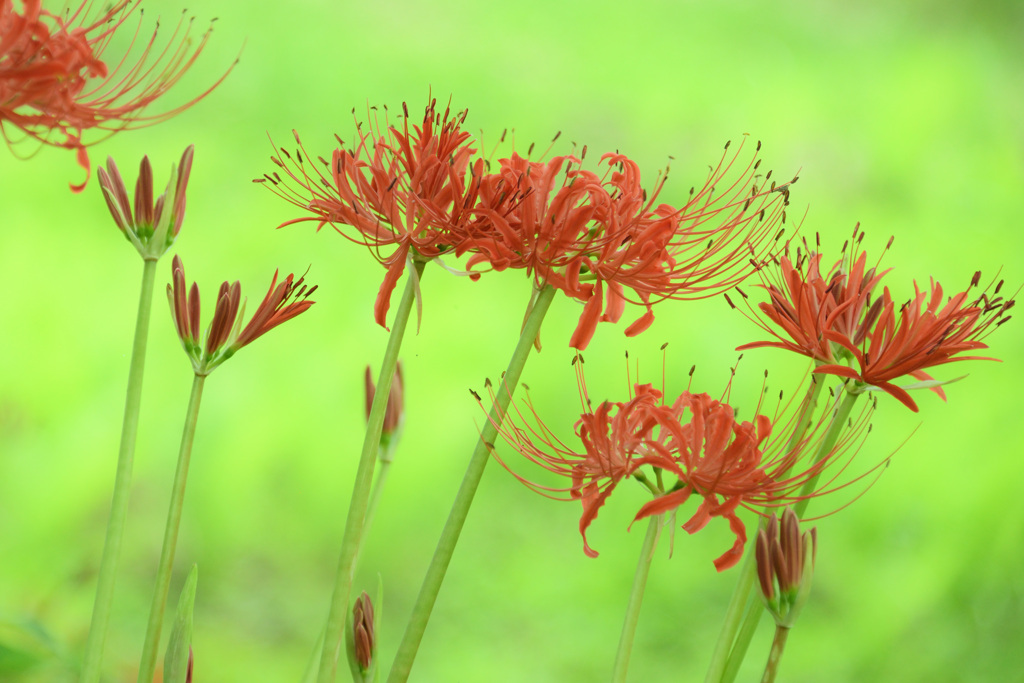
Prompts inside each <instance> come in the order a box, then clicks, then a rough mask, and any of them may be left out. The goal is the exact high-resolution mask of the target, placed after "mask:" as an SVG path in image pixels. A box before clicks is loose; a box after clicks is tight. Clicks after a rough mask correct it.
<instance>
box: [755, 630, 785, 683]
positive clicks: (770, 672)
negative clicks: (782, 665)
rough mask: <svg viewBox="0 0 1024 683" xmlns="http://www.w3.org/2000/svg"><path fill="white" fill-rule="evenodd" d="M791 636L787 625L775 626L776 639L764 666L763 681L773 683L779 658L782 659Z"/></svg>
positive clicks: (762, 682)
mask: <svg viewBox="0 0 1024 683" xmlns="http://www.w3.org/2000/svg"><path fill="white" fill-rule="evenodd" d="M788 637H789V629H788V628H786V627H785V626H776V627H775V640H773V641H772V651H771V652H770V653H769V654H768V664H767V665H766V666H765V667H764V677H762V678H761V683H773V681H774V680H775V672H776V671H778V668H779V660H780V659H782V651H783V649H785V647H786V638H788Z"/></svg>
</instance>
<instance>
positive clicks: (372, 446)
mask: <svg viewBox="0 0 1024 683" xmlns="http://www.w3.org/2000/svg"><path fill="white" fill-rule="evenodd" d="M424 265H425V262H423V261H416V260H414V261H413V268H414V270H415V272H412V273H410V274H409V281H408V282H407V283H406V286H405V291H404V292H403V293H402V300H401V301H400V302H399V304H398V309H397V311H396V312H395V320H394V322H393V323H392V324H391V335H390V336H389V337H388V344H387V348H386V349H385V351H384V360H383V361H382V363H381V367H380V376H379V377H378V378H377V384H376V386H377V387H378V391H375V392H374V394H373V402H372V404H371V406H370V414H369V416H368V417H367V420H366V436H365V437H364V439H363V450H362V452H361V453H360V455H359V465H358V467H357V469H356V478H355V483H354V484H353V486H352V499H351V501H350V502H349V508H348V518H347V519H346V521H345V535H344V537H343V538H342V542H341V556H340V557H339V559H338V571H337V574H336V575H335V580H334V592H333V594H332V596H331V606H330V611H329V612H328V616H327V630H326V631H325V633H324V642H323V648H322V650H321V652H320V670H319V672H318V674H317V681H318V683H331V682H332V681H333V680H334V675H335V670H336V668H337V665H338V647H339V645H340V644H341V638H342V636H343V635H344V630H345V615H346V614H347V612H348V610H349V598H350V597H351V594H352V581H353V578H354V575H355V562H356V556H357V554H358V552H359V548H360V545H361V544H362V535H363V525H364V522H365V520H366V511H367V507H368V505H369V497H370V484H371V482H372V480H373V469H374V464H375V463H376V460H377V449H378V448H379V447H380V434H381V430H382V428H383V426H384V411H385V409H386V408H387V405H388V395H389V394H390V391H389V389H388V388H389V387H390V386H391V379H392V378H393V377H394V374H395V367H396V366H397V365H398V352H399V350H400V349H401V347H402V337H403V336H405V328H406V324H407V323H408V322H409V313H410V311H412V305H413V301H414V300H415V298H416V291H417V288H418V286H419V280H420V279H421V278H422V277H423V266H424Z"/></svg>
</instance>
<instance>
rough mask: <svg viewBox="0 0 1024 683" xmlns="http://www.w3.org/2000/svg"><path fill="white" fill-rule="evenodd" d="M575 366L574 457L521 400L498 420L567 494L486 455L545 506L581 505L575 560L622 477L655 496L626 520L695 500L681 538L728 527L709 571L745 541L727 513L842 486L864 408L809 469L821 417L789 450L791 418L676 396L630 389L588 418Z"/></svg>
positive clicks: (824, 423) (726, 562)
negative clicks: (546, 500)
mask: <svg viewBox="0 0 1024 683" xmlns="http://www.w3.org/2000/svg"><path fill="white" fill-rule="evenodd" d="M580 365H581V364H578V365H577V379H578V382H579V386H580V396H581V399H582V401H583V405H584V411H585V412H584V413H583V414H582V415H581V416H580V419H579V420H578V421H577V422H576V427H575V432H576V435H577V436H578V437H579V439H580V441H581V442H582V444H583V451H582V452H579V451H577V450H575V449H574V448H572V447H569V446H567V445H565V444H564V443H563V442H562V441H560V440H559V439H558V438H557V437H556V436H554V434H553V433H552V432H551V430H550V429H549V428H548V426H547V425H545V424H544V422H543V421H542V420H541V419H540V418H539V417H538V415H537V413H536V411H535V410H534V408H533V405H532V403H531V402H530V400H529V399H527V402H526V406H527V412H529V413H530V414H531V415H532V419H527V418H526V416H525V415H524V413H523V411H521V410H520V409H519V407H518V406H516V407H515V408H514V410H515V411H516V418H518V419H510V418H511V416H506V418H505V420H504V423H503V425H502V426H501V428H500V430H499V431H500V433H501V435H502V437H503V438H504V439H505V440H506V441H507V442H508V443H509V444H510V445H511V446H512V448H513V450H515V451H517V452H518V453H520V454H522V455H523V456H525V457H526V458H527V459H528V460H530V461H531V462H534V463H536V464H538V465H540V466H541V467H543V468H545V469H547V470H549V471H551V472H554V473H556V474H560V475H562V476H565V477H568V478H569V479H570V480H571V484H570V485H569V486H568V487H549V486H545V485H542V484H538V483H534V482H531V481H529V480H527V479H526V478H524V477H522V476H521V475H519V474H517V473H515V472H514V471H513V470H512V469H511V468H509V467H508V465H507V463H506V462H504V461H501V459H500V457H498V455H497V452H496V450H495V451H492V452H493V453H494V455H495V457H496V458H498V460H499V461H501V462H502V465H503V466H504V467H505V468H506V469H509V471H510V472H512V473H513V475H514V476H515V477H516V478H517V479H519V480H520V481H522V482H523V483H525V484H526V485H527V486H529V487H530V488H532V489H534V490H535V491H538V492H540V493H542V494H543V495H546V496H548V497H552V498H562V496H564V495H565V494H568V497H567V498H564V499H568V500H580V501H581V502H582V503H583V514H582V516H581V518H580V533H581V534H582V536H583V547H584V552H585V553H586V554H587V555H588V556H590V557H596V556H597V552H596V551H594V550H593V549H592V548H591V547H590V545H589V544H588V543H587V539H586V531H587V528H588V527H589V526H590V523H591V522H593V520H594V519H595V518H596V517H597V514H598V511H599V509H600V507H601V506H602V505H603V504H604V503H605V501H606V500H607V499H608V498H609V496H611V494H612V492H613V491H614V489H615V487H616V486H617V485H618V484H619V482H621V481H622V480H623V479H626V478H628V477H633V478H635V479H637V480H638V481H640V482H641V483H643V484H644V485H645V486H646V487H647V488H648V489H650V490H651V491H652V493H654V494H655V496H656V497H655V498H654V499H653V500H651V501H650V502H648V503H646V504H645V505H643V506H642V507H641V508H640V510H639V511H638V512H637V514H636V516H635V518H634V521H636V520H640V519H643V518H644V517H648V516H651V515H658V514H662V513H666V512H672V511H675V510H676V509H677V508H679V507H680V506H682V505H684V504H685V503H686V502H687V501H688V500H689V498H690V497H691V496H692V495H694V494H696V495H697V496H699V497H701V498H702V501H701V503H700V505H699V506H698V508H697V510H696V512H695V513H694V514H693V516H692V517H691V518H690V519H689V521H687V522H686V523H685V524H684V525H683V528H684V529H685V530H686V531H688V532H689V533H691V534H693V533H696V532H697V531H699V530H700V529H702V528H704V526H705V525H706V524H707V523H708V521H709V520H710V519H711V518H712V517H721V518H723V519H725V520H727V521H728V522H729V528H730V530H731V531H732V533H733V534H734V536H735V542H734V543H733V545H732V547H731V548H730V549H729V550H728V551H726V552H725V553H724V554H723V555H722V556H721V557H719V558H718V559H716V560H715V562H714V564H715V567H716V568H717V569H718V570H719V571H723V570H725V569H728V568H729V567H732V566H733V565H735V564H736V562H738V561H739V559H740V557H741V556H742V554H743V548H744V545H745V543H746V539H747V534H746V527H745V525H744V524H743V522H742V520H740V518H739V517H738V516H737V514H736V513H737V510H738V508H740V507H743V508H747V509H750V510H754V511H755V512H757V513H758V514H765V513H764V512H763V510H762V508H766V507H767V508H775V507H782V506H785V505H786V504H787V503H790V502H792V501H795V500H799V499H800V498H801V497H812V496H819V495H823V494H826V493H830V492H832V491H834V490H836V489H837V488H842V487H843V486H847V485H848V484H849V483H852V482H848V483H844V484H841V485H836V484H835V482H836V479H837V477H838V476H839V475H840V474H841V473H842V471H844V470H845V468H846V466H847V464H848V461H849V458H850V457H852V454H853V452H855V450H856V448H855V447H854V446H856V444H857V442H858V441H859V440H860V438H861V437H862V436H863V435H866V432H867V429H866V427H867V417H868V415H869V412H870V409H871V407H870V406H868V407H866V408H865V411H864V412H863V413H862V414H861V415H860V417H858V418H857V420H856V421H855V422H851V428H850V429H849V430H848V432H847V433H846V434H845V435H844V436H843V437H842V438H840V439H839V440H838V442H837V443H836V445H835V446H834V447H833V448H832V449H831V450H830V451H829V452H828V453H824V454H818V456H819V457H818V458H817V461H816V462H811V460H812V459H814V455H815V451H816V450H817V449H818V447H819V446H820V445H821V441H822V439H823V437H824V434H825V431H826V429H827V427H828V416H830V415H831V414H832V412H831V411H825V412H824V413H823V417H822V419H821V420H819V422H818V423H817V424H814V425H812V426H811V428H810V429H809V430H808V431H807V432H806V433H804V434H803V435H802V436H800V437H799V438H796V439H795V443H794V444H793V445H792V446H790V442H791V441H794V430H796V429H797V428H798V427H799V425H798V420H797V419H796V418H795V417H789V418H783V416H782V414H781V413H777V414H776V415H775V417H774V419H772V418H768V417H766V416H765V415H761V414H757V416H756V417H755V418H754V420H753V422H750V421H744V422H740V421H738V420H736V418H735V411H734V410H733V408H732V407H731V406H729V405H728V404H726V403H723V402H721V401H718V400H715V399H713V398H711V397H710V396H708V395H707V394H693V393H691V392H689V391H684V392H683V393H682V394H681V395H680V396H679V397H678V398H677V399H676V401H675V402H674V403H673V404H671V405H665V404H664V403H663V402H662V392H660V391H658V390H656V389H654V388H653V387H652V386H651V385H649V384H634V385H633V392H634V396H633V397H632V398H631V399H630V400H628V401H626V402H617V403H611V402H604V403H602V404H600V405H599V406H598V407H597V409H593V410H592V409H591V408H590V407H589V406H590V400H589V397H588V396H587V390H586V384H585V381H584V379H583V373H582V369H581V367H580ZM531 422H532V423H533V424H532V425H531V424H530V423H531ZM517 423H518V424H517ZM520 425H521V426H520ZM644 466H650V467H651V468H652V469H653V471H654V474H655V475H656V476H655V481H656V482H657V484H655V483H654V482H653V481H652V480H651V479H650V478H649V477H647V476H646V474H644V472H643V471H642V468H643V467H644ZM826 468H833V469H835V470H837V471H836V472H835V474H834V475H833V476H832V477H830V478H829V480H828V481H827V482H825V483H819V484H818V485H817V488H816V489H815V490H814V491H812V492H810V493H809V494H806V495H804V496H801V494H800V493H799V491H800V489H801V487H802V486H803V485H804V484H805V483H807V482H808V481H811V480H815V479H816V478H817V477H818V476H819V475H820V474H821V473H822V472H823V470H825V469H826ZM665 475H675V477H676V483H675V484H674V485H672V486H670V487H668V488H667V490H666V489H665V488H663V486H662V482H663V479H664V477H665ZM861 476H863V475H861ZM859 478H860V477H857V478H855V479H854V480H853V481H857V480H858V479H859ZM558 494H562V495H558Z"/></svg>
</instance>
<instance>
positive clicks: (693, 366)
mask: <svg viewBox="0 0 1024 683" xmlns="http://www.w3.org/2000/svg"><path fill="white" fill-rule="evenodd" d="M696 370H697V366H696V365H691V366H690V373H689V374H690V377H693V373H694V372H695V371H696Z"/></svg>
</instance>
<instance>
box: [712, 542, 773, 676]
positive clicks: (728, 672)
mask: <svg viewBox="0 0 1024 683" xmlns="http://www.w3.org/2000/svg"><path fill="white" fill-rule="evenodd" d="M755 542H756V539H755ZM750 554H751V555H753V554H754V551H753V549H751V550H750ZM755 576H756V574H755ZM763 615H764V602H763V601H762V600H761V596H760V595H758V592H757V590H756V589H755V590H754V591H752V592H751V593H750V596H749V597H748V598H747V613H746V616H744V617H743V623H742V624H741V625H740V630H739V632H738V633H737V634H736V641H735V643H734V644H733V646H732V651H730V652H729V659H728V661H726V663H725V672H724V673H723V674H722V683H732V682H733V681H735V680H736V674H738V673H739V672H740V665H741V664H743V658H744V657H746V655H747V649H749V648H750V641H751V640H753V639H754V634H755V633H756V632H757V626H758V624H760V623H761V617H762V616H763Z"/></svg>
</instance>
